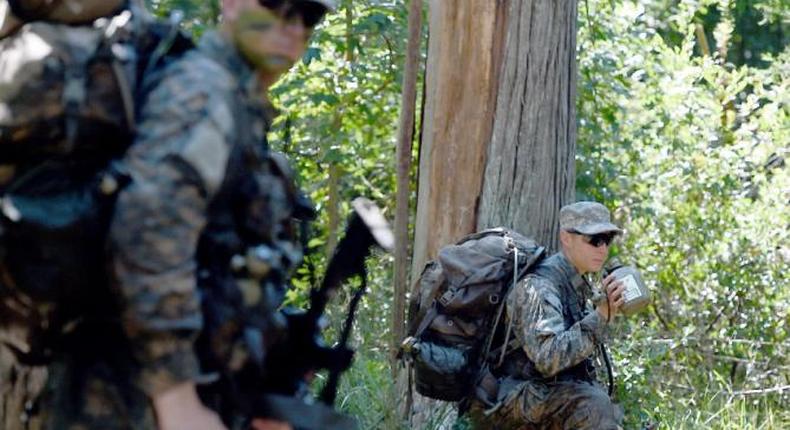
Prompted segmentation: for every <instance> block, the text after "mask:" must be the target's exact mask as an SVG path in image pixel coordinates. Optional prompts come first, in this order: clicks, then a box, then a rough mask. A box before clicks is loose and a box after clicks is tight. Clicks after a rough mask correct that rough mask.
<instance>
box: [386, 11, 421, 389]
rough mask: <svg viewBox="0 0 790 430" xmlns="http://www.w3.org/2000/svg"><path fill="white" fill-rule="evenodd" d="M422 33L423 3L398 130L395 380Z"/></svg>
mask: <svg viewBox="0 0 790 430" xmlns="http://www.w3.org/2000/svg"><path fill="white" fill-rule="evenodd" d="M421 33H422V0H411V4H410V5H409V40H408V46H407V49H406V66H405V68H404V72H403V87H402V90H401V99H402V102H401V112H400V119H399V123H400V124H399V130H398V148H397V181H398V193H397V196H396V202H395V264H394V270H393V285H394V293H393V305H392V341H391V344H390V356H391V367H392V375H393V377H397V369H398V366H397V364H398V363H397V359H396V354H397V350H398V347H399V346H400V342H401V340H402V339H403V337H404V335H405V313H406V291H407V284H408V264H409V195H410V194H411V193H410V185H411V177H410V173H411V153H412V141H413V140H414V115H415V110H416V104H417V75H418V69H419V61H420V41H421Z"/></svg>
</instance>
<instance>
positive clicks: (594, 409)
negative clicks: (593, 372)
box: [468, 381, 623, 430]
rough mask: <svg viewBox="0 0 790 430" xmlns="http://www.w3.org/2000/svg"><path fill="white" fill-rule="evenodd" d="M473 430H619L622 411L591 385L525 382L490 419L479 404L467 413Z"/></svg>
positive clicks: (587, 383) (511, 393) (599, 388)
mask: <svg viewBox="0 0 790 430" xmlns="http://www.w3.org/2000/svg"><path fill="white" fill-rule="evenodd" d="M468 415H469V419H470V420H471V422H472V425H473V426H474V428H479V429H496V430H511V429H512V430H561V429H562V430H571V429H572V430H618V429H620V428H621V427H620V422H621V421H622V415H623V413H622V409H621V408H620V407H619V406H618V405H615V404H613V403H612V401H611V400H610V399H609V396H607V395H606V392H605V391H604V390H603V388H602V387H601V386H599V385H597V384H594V383H590V382H582V381H580V382H573V381H567V382H557V383H551V384H548V385H547V386H546V387H545V389H541V388H536V387H535V386H534V384H531V383H529V382H522V383H521V384H519V385H517V386H516V387H514V389H513V390H511V391H510V395H509V396H508V399H507V401H506V402H505V403H504V404H503V406H502V407H501V408H500V409H499V410H497V411H496V413H494V414H493V415H491V416H486V415H485V412H484V409H483V408H482V407H481V406H480V404H475V405H473V406H472V407H471V409H470V410H469V412H468Z"/></svg>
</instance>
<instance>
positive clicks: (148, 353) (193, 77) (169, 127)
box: [40, 33, 271, 430]
mask: <svg viewBox="0 0 790 430" xmlns="http://www.w3.org/2000/svg"><path fill="white" fill-rule="evenodd" d="M144 85H145V86H147V87H149V88H150V92H149V95H148V99H147V102H146V104H145V106H144V107H143V109H142V112H141V118H140V121H139V122H138V127H137V128H138V137H137V139H136V141H135V144H134V145H133V146H132V148H131V149H130V150H129V152H128V153H127V155H126V156H125V159H124V164H125V167H126V168H127V169H128V172H129V174H130V175H131V178H132V183H131V184H130V186H129V187H128V188H126V189H124V190H123V192H122V193H121V195H120V196H119V200H118V203H117V206H116V215H115V218H114V220H113V223H112V227H111V232H110V250H111V254H112V261H111V264H112V273H113V275H114V281H115V282H114V286H115V291H116V293H117V297H118V300H119V302H120V309H121V311H120V312H119V314H120V315H119V316H118V317H117V318H116V322H117V327H118V329H119V332H118V336H120V337H121V338H122V339H124V343H125V344H126V345H121V346H120V347H118V348H121V350H122V351H123V350H124V348H125V347H126V348H127V349H128V355H127V356H125V355H124V354H123V353H119V354H114V356H113V358H112V359H111V360H105V357H104V355H103V354H99V357H90V358H89V359H87V362H81V361H80V360H79V356H78V354H74V353H72V354H67V355H66V356H65V357H64V358H62V359H61V360H59V361H58V362H56V363H55V364H54V365H53V366H51V376H50V381H49V383H48V387H49V389H48V390H47V392H46V395H45V396H44V397H43V399H42V402H41V406H40V409H41V413H42V416H44V417H46V421H47V423H48V426H47V427H48V428H56V429H58V430H61V429H69V430H77V429H88V428H91V429H92V428H102V429H131V428H134V429H146V428H154V422H153V420H152V416H153V412H152V410H151V408H150V403H149V402H150V401H149V397H150V396H152V395H155V394H157V393H160V392H162V391H164V390H167V389H168V388H170V387H172V386H174V385H175V384H179V383H182V382H185V381H200V380H201V379H202V377H201V374H200V366H199V362H198V358H197V357H196V354H195V352H194V342H195V339H196V338H197V335H198V333H199V332H200V330H201V328H202V327H203V315H202V314H201V306H200V297H199V292H198V290H197V287H196V279H197V270H198V264H197V262H196V259H195V253H196V248H197V245H198V240H199V238H200V235H201V232H202V231H203V229H204V227H205V226H206V225H207V223H208V222H209V220H208V219H207V218H208V208H209V205H210V203H211V201H212V198H213V197H214V196H215V195H217V194H218V192H219V191H220V187H221V185H222V184H223V181H224V178H225V176H226V174H227V173H228V172H227V168H228V160H229V157H230V155H231V153H232V152H233V151H234V150H235V149H237V147H238V146H251V145H261V144H262V143H263V142H265V130H266V129H267V128H268V126H269V123H270V118H271V108H270V107H269V106H268V105H266V104H265V102H264V101H263V98H262V92H261V90H260V87H259V85H258V82H257V80H256V78H255V76H254V74H253V71H252V69H251V68H250V67H249V66H248V65H247V64H246V63H245V62H244V61H243V60H242V59H241V57H240V56H239V54H238V53H237V51H236V50H235V48H234V47H233V45H232V44H231V43H230V42H228V41H226V40H225V39H224V38H223V37H222V36H220V35H219V34H218V33H208V34H206V35H205V36H204V38H203V40H202V41H201V43H200V46H199V49H198V50H196V51H191V52H188V53H187V54H185V55H184V56H183V57H181V58H180V59H179V60H177V61H175V62H174V63H173V64H171V65H169V66H168V67H166V68H165V69H164V71H163V72H161V76H153V77H149V78H148V79H147V81H146V82H144ZM239 112H243V113H244V114H245V115H243V118H239ZM238 121H242V123H238ZM240 130H245V132H244V133H242V132H240ZM250 130H251V131H250ZM90 337H91V336H88V338H90ZM110 337H112V336H110ZM93 340H94V341H97V339H96V337H95V336H93ZM116 349H117V348H116ZM91 358H92V359H91ZM77 381H79V383H76V382H77Z"/></svg>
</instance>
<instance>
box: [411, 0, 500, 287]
mask: <svg viewBox="0 0 790 430" xmlns="http://www.w3.org/2000/svg"><path fill="white" fill-rule="evenodd" d="M506 3H507V2H506V1H503V0H486V1H467V0H432V1H431V3H430V23H429V33H430V38H429V42H428V64H427V70H426V77H425V79H426V101H425V112H424V115H423V117H424V123H423V124H422V133H421V136H422V141H421V143H420V166H419V169H420V178H419V184H418V194H417V217H416V220H415V231H414V253H413V255H412V275H419V273H420V271H421V270H422V266H423V265H424V264H425V262H426V261H427V260H428V259H430V258H433V256H434V255H435V254H436V251H437V250H438V249H439V248H440V247H441V246H442V245H444V244H447V243H449V242H452V241H454V240H456V239H458V238H460V237H461V236H463V235H465V234H467V233H469V232H471V231H473V230H474V229H475V228H476V226H477V220H476V214H477V202H478V196H479V194H480V189H481V187H482V184H483V171H484V169H485V158H486V152H487V148H488V142H489V140H490V138H491V127H492V125H493V119H494V109H495V107H496V89H497V84H498V82H497V77H498V70H499V62H500V61H499V57H500V55H499V53H500V52H501V45H502V41H503V40H504V32H503V31H502V28H503V27H504V25H503V23H504V18H505V11H506V8H505V5H506ZM412 278H413V279H415V278H416V276H413V277H412Z"/></svg>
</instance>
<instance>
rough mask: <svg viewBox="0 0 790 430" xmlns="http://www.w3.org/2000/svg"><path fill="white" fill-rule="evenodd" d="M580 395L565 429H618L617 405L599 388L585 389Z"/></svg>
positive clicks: (619, 415) (618, 415)
mask: <svg viewBox="0 0 790 430" xmlns="http://www.w3.org/2000/svg"><path fill="white" fill-rule="evenodd" d="M585 391H586V392H585V393H584V395H583V396H580V397H579V399H578V401H577V403H576V405H575V407H574V408H573V411H572V412H571V413H570V416H569V417H568V419H567V420H566V421H565V423H564V425H563V429H567V430H571V429H573V430H617V429H619V428H620V427H619V422H620V417H621V415H622V414H619V413H618V408H617V405H615V404H614V403H613V402H612V400H611V399H610V398H609V396H608V395H607V394H606V393H605V392H604V391H603V390H600V389H598V388H593V387H591V389H589V390H585Z"/></svg>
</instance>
